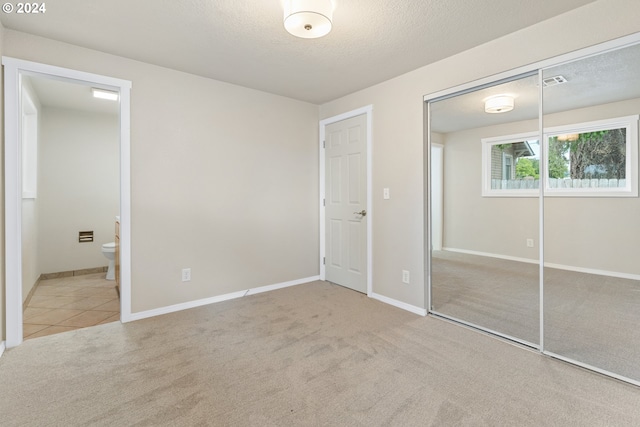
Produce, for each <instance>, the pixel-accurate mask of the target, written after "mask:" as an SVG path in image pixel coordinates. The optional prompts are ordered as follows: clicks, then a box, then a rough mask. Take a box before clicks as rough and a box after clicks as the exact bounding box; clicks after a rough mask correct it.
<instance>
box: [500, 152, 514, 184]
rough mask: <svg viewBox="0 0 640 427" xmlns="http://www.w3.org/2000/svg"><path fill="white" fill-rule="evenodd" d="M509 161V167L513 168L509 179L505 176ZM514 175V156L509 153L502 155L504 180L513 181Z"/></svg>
mask: <svg viewBox="0 0 640 427" xmlns="http://www.w3.org/2000/svg"><path fill="white" fill-rule="evenodd" d="M507 159H509V166H511V169H510V170H509V176H508V177H507V178H505V175H507V171H506V169H507ZM512 175H513V155H511V154H507V153H502V179H507V180H509V179H511V176H512Z"/></svg>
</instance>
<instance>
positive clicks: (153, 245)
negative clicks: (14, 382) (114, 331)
mask: <svg viewBox="0 0 640 427" xmlns="http://www.w3.org/2000/svg"><path fill="white" fill-rule="evenodd" d="M4 54H5V55H7V56H11V57H16V58H20V59H26V60H31V61H36V62H42V63H46V64H52V65H56V66H62V67H66V68H72V69H76V70H81V71H87V72H92V73H97V74H102V75H106V76H111V77H116V78H122V79H126V80H131V81H132V85H133V87H132V92H131V193H132V194H131V198H132V201H131V205H132V206H131V210H132V223H131V227H132V231H131V232H132V237H131V238H132V311H133V313H136V312H140V311H144V310H150V309H155V308H160V307H164V306H168V305H172V304H178V303H183V302H188V301H193V300H198V299H202V298H208V297H213V296H218V295H222V294H226V293H229V292H234V291H240V290H244V289H247V288H254V287H258V286H264V285H270V284H275V283H281V282H285V281H289V280H297V279H301V278H306V277H311V276H315V275H317V274H318V273H319V271H318V256H319V254H318V202H317V200H318V156H317V135H318V107H317V106H315V105H311V104H308V103H304V102H299V101H295V100H291V99H288V98H284V97H280V96H275V95H270V94H267V93H263V92H259V91H255V90H251V89H246V88H242V87H239V86H234V85H230V84H226V83H222V82H219V81H214V80H210V79H206V78H202V77H197V76H194V75H190V74H186V73H182V72H178V71H174V70H169V69H166V68H161V67H156V66H152V65H149V64H145V63H141V62H137V61H133V60H129V59H125V58H121V57H117V56H112V55H107V54H104V53H101V52H97V51H92V50H87V49H83V48H79V47H77V46H72V45H68V44H64V43H59V42H55V41H52V40H48V39H44V38H40V37H34V36H30V35H27V34H23V33H19V32H15V31H11V30H7V31H5V42H4ZM184 267H189V268H191V269H192V280H191V282H189V283H182V282H181V281H180V270H181V269H182V268H184Z"/></svg>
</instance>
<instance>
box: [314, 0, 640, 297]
mask: <svg viewBox="0 0 640 427" xmlns="http://www.w3.org/2000/svg"><path fill="white" fill-rule="evenodd" d="M638 16H640V2H637V1H636V0H600V1H597V2H594V3H590V4H588V5H586V6H584V7H582V8H580V9H577V10H574V11H571V12H569V13H567V14H565V15H561V16H558V17H556V18H553V19H550V20H548V21H545V22H542V23H540V24H538V25H535V26H532V27H528V28H524V29H522V30H520V31H518V32H516V33H513V34H510V35H508V36H505V37H502V38H500V39H497V40H494V41H492V42H489V43H486V44H484V45H481V46H479V47H477V48H474V49H471V50H469V51H466V52H463V53H461V54H459V55H455V56H452V57H450V58H447V59H445V60H442V61H440V62H438V63H435V64H432V65H429V66H426V67H423V68H420V69H418V70H415V71H413V72H410V73H407V74H405V75H403V76H400V77H397V78H395V79H392V80H389V81H387V82H384V83H381V84H379V85H376V86H373V87H370V88H368V89H365V90H362V91H359V92H356V93H354V94H352V95H349V96H346V97H343V98H340V99H337V100H335V101H332V102H329V103H326V104H324V105H322V106H321V108H320V117H321V118H322V119H324V118H328V117H331V116H334V115H337V114H340V113H344V112H346V111H350V110H353V109H355V108H358V107H361V106H364V105H368V104H373V108H374V112H373V173H374V178H373V195H374V200H373V212H372V218H373V245H374V248H373V257H374V259H373V290H374V292H376V293H379V294H383V295H385V296H387V297H390V298H394V299H397V300H400V301H403V302H406V303H409V304H413V305H416V306H420V307H425V292H424V290H425V285H424V255H425V251H424V247H425V243H424V227H423V216H424V209H423V203H424V202H423V201H424V185H423V174H424V168H423V161H422V157H423V144H424V139H423V126H424V123H423V108H424V106H423V102H422V100H423V96H424V95H427V94H431V93H435V92H438V91H441V90H444V89H447V88H450V87H453V86H456V85H460V84H464V83H467V82H470V81H473V80H477V79H480V78H484V77H487V76H491V75H493V74H497V73H500V72H504V71H507V70H511V69H513V68H517V67H520V66H524V65H527V64H530V63H533V62H536V61H540V60H544V59H547V58H550V57H553V56H556V55H559V54H563V53H567V52H570V51H572V50H576V49H580V48H583V47H587V46H590V45H593V44H597V43H600V42H604V41H607V40H611V39H614V38H617V37H621V36H624V35H628V34H632V33H634V32H638V31H640V20H638V18H637V17H638ZM596 29H597V30H596ZM425 48H428V47H425ZM384 187H389V188H390V189H391V199H389V200H382V188H384ZM403 269H407V270H411V273H412V274H411V278H412V283H411V284H410V285H404V284H402V282H401V270H403Z"/></svg>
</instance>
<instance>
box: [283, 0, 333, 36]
mask: <svg viewBox="0 0 640 427" xmlns="http://www.w3.org/2000/svg"><path fill="white" fill-rule="evenodd" d="M332 19H333V1H332V0H285V1H284V28H286V30H287V31H288V32H289V33H291V34H293V35H294V36H296V37H301V38H303V39H315V38H318V37H322V36H326V35H327V34H329V32H330V31H331V25H332V24H331V20H332Z"/></svg>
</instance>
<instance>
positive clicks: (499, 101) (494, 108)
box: [484, 95, 515, 114]
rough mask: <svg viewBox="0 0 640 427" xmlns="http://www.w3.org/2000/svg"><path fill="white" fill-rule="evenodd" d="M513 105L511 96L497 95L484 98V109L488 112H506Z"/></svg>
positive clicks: (511, 108)
mask: <svg viewBox="0 0 640 427" xmlns="http://www.w3.org/2000/svg"><path fill="white" fill-rule="evenodd" d="M514 106H515V103H514V99H513V96H510V95H497V96H492V97H490V98H487V99H485V100H484V111H485V112H486V113H490V114H496V113H506V112H507V111H511V110H513V107H514Z"/></svg>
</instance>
